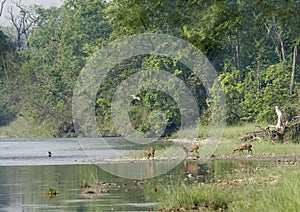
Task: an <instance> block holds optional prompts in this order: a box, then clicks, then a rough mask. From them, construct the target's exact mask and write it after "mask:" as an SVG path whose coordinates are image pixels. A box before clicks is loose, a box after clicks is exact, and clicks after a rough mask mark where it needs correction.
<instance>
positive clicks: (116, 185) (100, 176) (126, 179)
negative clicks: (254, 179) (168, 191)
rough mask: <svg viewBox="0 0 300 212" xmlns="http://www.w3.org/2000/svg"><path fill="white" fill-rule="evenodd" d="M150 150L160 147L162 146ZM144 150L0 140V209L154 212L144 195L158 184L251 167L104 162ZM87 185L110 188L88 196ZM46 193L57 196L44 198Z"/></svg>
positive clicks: (95, 142) (91, 142) (115, 143)
mask: <svg viewBox="0 0 300 212" xmlns="http://www.w3.org/2000/svg"><path fill="white" fill-rule="evenodd" d="M108 144H109V145H108ZM155 146H156V148H157V147H159V148H158V149H160V148H165V144H164V143H159V142H158V143H156V144H155ZM167 146H168V145H167ZM145 149H147V148H146V146H145V145H138V144H137V143H132V142H126V141H124V140H122V139H120V138H105V139H100V138H99V139H84V140H80V141H79V140H78V139H75V138H74V139H73V138H72V139H61V138H53V139H0V211H12V212H15V211H108V210H110V211H112V210H114V211H150V210H152V211H153V210H155V209H156V207H157V205H158V204H159V203H157V202H152V201H151V198H149V196H151V195H155V192H156V191H157V189H159V188H160V186H162V185H163V186H166V185H168V184H170V183H179V182H182V181H185V182H186V181H189V180H190V179H191V176H193V179H197V181H199V182H210V181H211V180H212V179H213V178H214V175H215V174H218V173H220V172H223V171H224V170H226V172H227V171H228V170H230V169H233V168H234V167H236V166H237V167H240V166H243V167H252V166H253V164H252V163H254V162H253V161H252V162H251V161H246V162H239V163H236V162H235V163H232V162H230V161H229V162H228V161H227V162H224V161H208V162H207V163H205V164H199V163H198V162H197V160H190V161H183V160H156V159H155V160H146V159H143V160H132V161H130V160H128V161H125V162H124V161H122V160H121V161H119V162H114V163H111V162H107V161H106V160H107V159H111V158H112V157H113V158H116V157H119V158H121V159H122V158H123V156H124V155H128V154H131V155H135V154H137V155H138V154H142V153H143V152H144V151H145ZM48 151H51V152H52V157H48ZM123 159H124V158H123ZM126 159H127V158H126ZM105 161H106V162H105ZM170 167H171V168H170ZM134 168H137V170H138V171H137V170H134ZM116 170H117V171H116ZM161 170H164V171H165V172H161ZM115 171H116V172H115ZM137 172H138V173H139V174H140V175H137V174H136V173H137ZM157 173H158V174H157ZM87 185H89V186H90V185H113V186H111V187H109V189H107V190H105V189H103V190H102V191H101V192H98V193H93V192H90V191H91V190H92V188H86V187H88V186H87ZM89 189H90V190H89ZM49 191H55V192H56V193H55V194H54V195H52V192H51V195H49Z"/></svg>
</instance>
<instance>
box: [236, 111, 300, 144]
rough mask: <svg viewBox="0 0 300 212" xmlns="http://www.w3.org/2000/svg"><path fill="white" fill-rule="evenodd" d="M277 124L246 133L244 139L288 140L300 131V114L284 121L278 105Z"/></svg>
mask: <svg viewBox="0 0 300 212" xmlns="http://www.w3.org/2000/svg"><path fill="white" fill-rule="evenodd" d="M275 111H276V114H277V117H278V119H277V124H276V125H269V126H267V127H265V128H262V127H259V126H257V127H258V128H259V130H257V131H253V132H249V133H246V135H245V136H243V137H242V139H241V140H242V141H251V140H255V139H262V138H268V139H269V140H270V141H271V142H287V141H291V140H292V139H293V138H295V137H296V136H298V135H299V133H300V116H295V117H293V118H292V119H291V120H290V121H286V122H285V123H283V116H282V112H281V111H280V110H279V108H278V107H277V106H276V107H275Z"/></svg>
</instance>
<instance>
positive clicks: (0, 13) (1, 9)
mask: <svg viewBox="0 0 300 212" xmlns="http://www.w3.org/2000/svg"><path fill="white" fill-rule="evenodd" d="M5 2H6V0H4V1H3V2H2V3H1V7H0V16H1V15H2V12H3V8H4V4H5Z"/></svg>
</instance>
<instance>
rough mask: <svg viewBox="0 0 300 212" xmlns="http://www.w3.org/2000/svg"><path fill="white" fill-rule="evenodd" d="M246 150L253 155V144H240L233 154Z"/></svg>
mask: <svg viewBox="0 0 300 212" xmlns="http://www.w3.org/2000/svg"><path fill="white" fill-rule="evenodd" d="M244 150H248V153H251V154H252V145H251V144H240V145H238V146H237V147H236V148H235V149H233V150H232V154H233V153H235V152H236V151H239V152H243V151H244Z"/></svg>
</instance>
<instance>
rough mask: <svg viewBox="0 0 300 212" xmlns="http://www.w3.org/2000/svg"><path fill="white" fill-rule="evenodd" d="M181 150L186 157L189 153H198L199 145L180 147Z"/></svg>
mask: <svg viewBox="0 0 300 212" xmlns="http://www.w3.org/2000/svg"><path fill="white" fill-rule="evenodd" d="M182 149H183V150H184V151H185V153H186V155H188V154H189V152H194V151H195V152H197V153H198V149H199V145H198V144H193V145H191V146H187V147H185V146H182Z"/></svg>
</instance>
